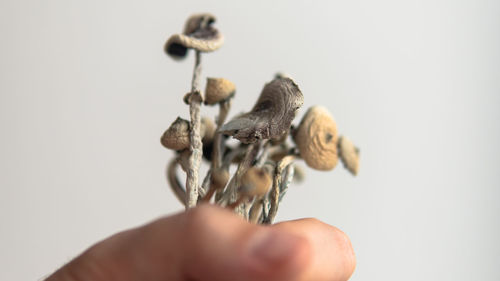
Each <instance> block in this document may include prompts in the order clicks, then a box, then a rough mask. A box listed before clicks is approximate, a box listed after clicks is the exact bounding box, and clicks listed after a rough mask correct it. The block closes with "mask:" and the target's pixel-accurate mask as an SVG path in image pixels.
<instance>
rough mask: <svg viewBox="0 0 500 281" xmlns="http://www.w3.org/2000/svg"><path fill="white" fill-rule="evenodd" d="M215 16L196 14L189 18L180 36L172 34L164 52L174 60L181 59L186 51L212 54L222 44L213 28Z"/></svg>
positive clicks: (222, 39)
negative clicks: (193, 50) (191, 50)
mask: <svg viewBox="0 0 500 281" xmlns="http://www.w3.org/2000/svg"><path fill="white" fill-rule="evenodd" d="M215 20H216V19H215V16H213V15H211V14H198V15H193V16H191V17H190V18H189V19H188V20H187V22H186V26H185V27H184V32H183V33H182V34H174V35H172V36H170V38H169V39H168V40H167V42H166V43H165V47H164V49H165V52H166V53H167V54H168V55H170V56H171V57H172V58H174V59H182V58H185V57H186V55H187V51H188V49H195V50H197V51H200V52H212V51H215V50H217V49H219V48H220V47H221V46H222V44H223V43H224V38H223V36H222V34H220V32H219V31H218V30H217V29H216V28H215V27H213V23H215Z"/></svg>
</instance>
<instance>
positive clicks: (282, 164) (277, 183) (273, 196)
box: [264, 155, 295, 224]
mask: <svg viewBox="0 0 500 281" xmlns="http://www.w3.org/2000/svg"><path fill="white" fill-rule="evenodd" d="M294 160H295V156H294V155H288V156H285V157H283V159H281V160H280V161H279V162H278V163H277V164H276V167H275V170H274V177H273V187H272V189H271V191H270V192H269V202H270V207H269V212H268V215H267V217H266V218H265V220H264V223H265V224H271V223H273V220H274V217H275V216H276V213H277V212H278V205H279V201H280V193H281V190H282V189H283V188H282V186H281V185H282V181H283V178H282V176H283V171H284V170H285V169H286V168H287V167H288V166H289V165H292V164H293V161H294Z"/></svg>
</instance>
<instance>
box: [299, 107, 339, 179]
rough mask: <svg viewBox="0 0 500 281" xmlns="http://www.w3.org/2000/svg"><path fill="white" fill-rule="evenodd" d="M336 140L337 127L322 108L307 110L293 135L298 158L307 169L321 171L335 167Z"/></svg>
mask: <svg viewBox="0 0 500 281" xmlns="http://www.w3.org/2000/svg"><path fill="white" fill-rule="evenodd" d="M337 138H338V135H337V125H336V124H335V121H334V119H333V117H332V116H331V115H330V113H329V112H328V110H327V109H326V108H324V107H322V106H313V107H311V108H309V110H308V111H307V112H306V114H305V115H304V117H303V118H302V121H301V122H300V124H299V127H298V128H297V130H296V131H295V135H294V141H295V143H296V144H297V147H298V149H299V152H300V156H301V157H302V158H303V159H304V160H305V162H306V164H307V165H308V166H309V167H311V168H313V169H316V170H321V171H328V170H332V169H333V168H335V166H336V165H337V162H338V156H337Z"/></svg>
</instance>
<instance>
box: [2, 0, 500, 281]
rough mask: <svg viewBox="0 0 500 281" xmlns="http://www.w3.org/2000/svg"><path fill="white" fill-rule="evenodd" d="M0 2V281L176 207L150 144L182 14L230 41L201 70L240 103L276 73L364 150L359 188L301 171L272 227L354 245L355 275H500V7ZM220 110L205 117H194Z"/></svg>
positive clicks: (186, 78) (339, 177)
mask: <svg viewBox="0 0 500 281" xmlns="http://www.w3.org/2000/svg"><path fill="white" fill-rule="evenodd" d="M311 2H312V1H294V2H292V1H272V2H271V1H251V2H240V1H221V2H214V1H165V0H164V1H154V0H147V1H112V0H106V1H96V0H89V1H74V0H64V1H63V0H49V1H34V0H28V1H13V0H7V1H1V2H0V35H1V38H2V39H1V42H2V44H1V45H0V50H1V52H0V61H1V63H0V128H1V137H0V168H1V172H0V222H1V224H0V264H1V265H2V269H1V270H0V279H1V280H37V279H38V278H42V277H43V276H44V275H46V274H49V273H50V272H52V271H53V270H55V269H56V268H57V267H59V266H60V265H62V264H63V263H65V262H67V261H69V260H70V259H71V258H72V257H74V256H75V255H76V254H78V253H79V252H81V251H82V250H83V249H85V248H87V247H88V246H89V245H91V244H92V243H94V242H96V241H98V240H100V239H103V238H105V237H106V236H108V235H111V234H112V233H115V232H117V231H119V230H123V229H126V228H130V227H132V226H136V225H140V224H143V223H145V222H147V221H150V220H152V219H154V218H157V217H159V216H163V215H165V214H170V213H173V212H176V211H179V210H181V209H182V207H181V205H180V204H179V203H178V202H177V201H176V199H175V198H174V196H173V194H172V193H171V192H170V190H169V189H168V188H167V185H166V182H165V179H164V168H165V165H166V163H167V160H168V159H169V158H170V157H171V156H172V154H171V153H170V152H168V151H166V150H165V149H164V148H162V147H161V145H160V142H159V138H160V136H161V134H162V133H163V131H164V130H165V129H166V128H167V127H168V126H169V125H170V123H171V122H172V121H173V120H174V119H175V118H176V117H177V116H183V117H187V116H188V109H187V107H186V106H184V105H183V104H182V102H181V99H182V96H183V95H184V94H185V93H186V92H187V91H188V90H189V83H190V79H191V71H192V67H193V56H192V54H191V55H190V56H189V58H188V59H187V60H186V61H184V62H181V63H179V62H175V61H172V60H171V59H169V58H168V57H166V56H165V55H164V54H163V53H162V46H163V43H164V41H165V40H166V39H167V37H168V36H169V35H170V34H173V33H176V32H180V31H181V30H182V26H183V23H184V20H185V19H186V18H187V16H188V15H190V14H191V13H193V12H200V11H209V12H212V13H214V14H216V15H217V16H218V23H217V26H218V27H219V29H220V30H221V31H222V32H223V33H224V34H225V37H226V44H225V45H224V46H223V48H222V49H220V50H219V51H217V52H216V53H213V54H209V55H205V56H204V57H203V60H204V65H205V67H204V69H203V74H204V75H207V76H215V77H220V76H221V77H226V78H229V79H230V80H232V81H234V82H235V83H236V85H237V87H238V92H237V96H236V99H235V102H234V106H233V111H232V114H231V115H232V116H233V115H234V114H236V113H238V112H241V111H244V110H247V109H249V107H250V105H251V104H253V103H254V101H255V100H256V98H257V96H258V94H259V93H260V90H261V89H262V87H263V85H264V83H265V82H267V81H269V80H270V79H271V78H272V76H273V74H274V73H275V72H276V71H284V72H287V73H289V74H291V75H292V76H293V77H294V78H295V80H296V81H297V82H298V84H299V85H300V87H301V89H302V91H303V93H304V96H305V105H304V108H303V109H302V111H301V113H300V116H299V117H298V118H300V117H301V116H302V114H303V113H304V112H305V108H307V107H309V106H311V105H314V104H321V105H324V106H326V107H327V108H329V109H330V110H331V112H332V113H333V115H334V117H335V118H336V120H337V124H338V127H339V131H340V132H341V133H342V134H345V135H347V136H350V137H351V139H352V140H353V141H354V142H355V143H356V144H357V145H359V146H360V148H361V169H360V174H359V176H358V177H357V178H353V177H352V176H351V175H350V174H348V172H347V171H345V170H344V169H343V168H342V166H341V165H339V166H338V167H337V168H336V169H335V170H334V171H333V172H329V173H325V172H317V171H313V170H308V171H307V179H306V182H305V184H302V185H298V186H297V185H296V186H293V187H292V188H291V189H290V190H289V192H288V194H287V198H285V200H284V203H283V204H282V205H281V207H280V210H279V217H278V219H279V220H287V219H294V218H299V217H317V218H319V219H321V220H323V221H325V222H327V223H329V224H332V225H336V226H337V227H339V228H341V229H342V230H344V231H345V232H346V233H347V234H348V235H349V236H350V237H351V239H352V243H353V245H354V248H355V251H356V254H357V258H358V267H357V271H356V272H355V274H354V276H353V278H352V280H500V241H499V237H500V220H499V219H498V216H499V215H500V207H499V199H500V191H499V187H500V174H499V172H500V171H499V166H500V160H499V159H500V147H499V144H500V131H499V125H498V122H499V120H500V114H499V106H500V52H499V50H500V17H499V15H500V2H498V1H494V0H492V1H483V0H470V1H456V0H454V1H451V0H450V1H445V0H433V1H431V0H424V1H396V0H394V1H389V0H382V1H368V0H362V1H315V2H314V3H311ZM205 112H206V113H207V115H208V114H210V115H212V114H214V113H215V111H214V110H213V109H209V110H207V111H205Z"/></svg>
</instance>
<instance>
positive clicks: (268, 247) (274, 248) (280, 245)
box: [249, 229, 302, 266]
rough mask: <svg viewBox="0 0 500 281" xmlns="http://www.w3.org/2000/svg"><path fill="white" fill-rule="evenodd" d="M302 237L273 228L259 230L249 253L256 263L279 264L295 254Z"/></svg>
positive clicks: (252, 239)
mask: <svg viewBox="0 0 500 281" xmlns="http://www.w3.org/2000/svg"><path fill="white" fill-rule="evenodd" d="M301 239H302V238H301V237H299V236H296V235H293V234H290V233H285V232H280V231H276V230H271V229H266V230H261V231H257V232H256V233H255V234H254V236H253V237H252V238H251V240H250V243H249V244H250V247H249V254H250V257H251V259H252V260H254V261H255V262H256V263H259V264H263V265H265V266H270V265H277V264H279V263H283V262H286V261H287V260H289V259H290V258H291V257H292V256H293V254H294V253H295V252H296V251H297V249H298V247H299V243H300V240H301Z"/></svg>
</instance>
